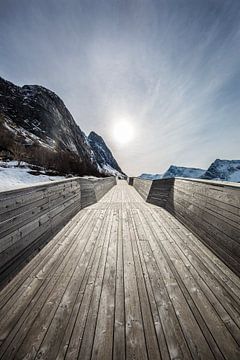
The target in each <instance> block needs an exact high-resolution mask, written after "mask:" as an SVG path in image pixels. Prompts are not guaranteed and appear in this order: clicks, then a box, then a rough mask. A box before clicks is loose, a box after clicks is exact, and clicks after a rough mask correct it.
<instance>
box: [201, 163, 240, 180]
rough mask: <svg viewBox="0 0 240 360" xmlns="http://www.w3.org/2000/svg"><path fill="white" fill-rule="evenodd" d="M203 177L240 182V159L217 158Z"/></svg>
mask: <svg viewBox="0 0 240 360" xmlns="http://www.w3.org/2000/svg"><path fill="white" fill-rule="evenodd" d="M201 178H202V179H208V180H225V181H234V182H240V160H220V159H216V160H215V161H214V162H213V163H212V164H211V165H210V166H209V168H208V169H207V171H206V172H205V173H204V174H203V175H202V176H201Z"/></svg>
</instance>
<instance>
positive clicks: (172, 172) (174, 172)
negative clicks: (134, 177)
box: [139, 165, 206, 180]
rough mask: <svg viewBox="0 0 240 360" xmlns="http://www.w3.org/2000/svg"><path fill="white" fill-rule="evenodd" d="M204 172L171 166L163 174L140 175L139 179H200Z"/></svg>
mask: <svg viewBox="0 0 240 360" xmlns="http://www.w3.org/2000/svg"><path fill="white" fill-rule="evenodd" d="M205 171H206V170H203V169H196V168H188V167H183V166H176V165H171V166H170V167H169V168H168V170H167V171H165V173H163V174H142V175H140V176H139V177H140V178H141V179H146V180H158V179H168V178H175V177H184V178H194V179H198V178H200V177H201V176H202V175H203V174H204V173H205Z"/></svg>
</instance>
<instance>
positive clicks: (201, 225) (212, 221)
mask: <svg viewBox="0 0 240 360" xmlns="http://www.w3.org/2000/svg"><path fill="white" fill-rule="evenodd" d="M151 183H152V184H151V187H150V188H149V181H147V180H140V179H137V181H136V180H135V179H134V181H133V185H134V187H135V188H136V190H137V191H138V192H139V193H140V194H141V195H142V197H143V198H144V199H145V200H146V201H147V202H149V203H152V204H155V205H158V206H161V207H163V208H165V209H166V210H167V211H169V212H170V213H171V214H173V215H174V216H175V217H176V218H177V219H178V220H180V221H181V222H182V223H183V224H184V225H185V226H186V227H188V228H189V229H190V230H191V231H192V232H193V233H194V234H195V235H197V236H198V237H199V239H200V240H201V241H202V242H203V243H204V244H206V245H207V246H208V247H209V248H210V249H211V250H212V251H213V252H214V253H215V254H216V255H217V256H218V257H219V258H221V259H222V260H223V261H224V262H225V263H226V264H227V265H228V266H229V267H230V268H231V269H232V270H233V271H234V272H235V273H236V274H238V275H240V184H234V183H227V182H218V181H207V180H192V179H181V178H176V179H162V180H154V181H152V182H151ZM148 188H149V192H148V195H147V196H146V192H147V189H148Z"/></svg>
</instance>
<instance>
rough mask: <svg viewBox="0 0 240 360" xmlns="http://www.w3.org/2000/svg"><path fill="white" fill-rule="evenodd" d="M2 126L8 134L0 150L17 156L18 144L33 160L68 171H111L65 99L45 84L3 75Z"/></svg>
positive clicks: (0, 90) (0, 85) (0, 82)
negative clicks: (21, 82)
mask: <svg viewBox="0 0 240 360" xmlns="http://www.w3.org/2000/svg"><path fill="white" fill-rule="evenodd" d="M0 127H1V132H4V135H5V136H4V138H5V139H4V140H3V138H1V139H0V151H5V153H6V152H8V153H11V154H12V156H13V157H14V156H16V153H17V152H18V153H19V149H18V151H16V144H17V145H18V148H21V151H20V152H21V153H22V155H21V156H22V157H23V159H24V160H27V161H29V162H32V161H33V160H35V161H37V162H38V163H39V164H40V165H45V163H48V162H49V163H51V164H50V166H52V167H53V166H55V167H57V164H58V165H59V166H60V167H61V168H62V169H63V168H64V170H65V172H68V171H69V172H73V173H75V174H78V175H87V174H89V175H96V176H102V175H110V174H111V173H110V172H109V171H108V169H106V168H101V164H99V163H98V161H97V158H96V156H98V155H96V154H95V153H94V150H93V149H92V148H91V145H90V143H89V141H88V138H87V136H86V135H85V134H84V132H83V131H82V130H81V129H80V127H79V126H78V125H77V124H76V122H75V121H74V119H73V117H72V115H71V114H70V112H69V110H68V109H67V108H66V106H65V105H64V103H63V101H62V100H61V99H60V98H59V97H58V96H57V95H56V94H55V93H54V92H52V91H50V90H48V89H46V88H44V87H42V86H38V85H24V86H22V87H20V86H16V85H14V84H12V83H11V82H9V81H6V80H4V79H2V78H0ZM10 138H13V141H12V142H11V141H10ZM6 139H7V141H6ZM40 155H41V156H40ZM26 157H27V158H26ZM43 162H44V164H43ZM60 163H61V165H60ZM105 165H108V164H105ZM109 166H110V164H109ZM60 170H61V169H60Z"/></svg>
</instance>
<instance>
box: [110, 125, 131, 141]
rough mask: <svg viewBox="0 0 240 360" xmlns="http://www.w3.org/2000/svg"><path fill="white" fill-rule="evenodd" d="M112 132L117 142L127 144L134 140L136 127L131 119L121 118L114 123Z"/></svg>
mask: <svg viewBox="0 0 240 360" xmlns="http://www.w3.org/2000/svg"><path fill="white" fill-rule="evenodd" d="M112 134H113V138H114V140H115V141H116V142H117V143H119V144H120V145H125V144H127V143H129V142H130V141H132V140H133V138H134V127H133V125H132V124H131V122H130V121H127V120H120V121H118V122H116V123H115V124H114V125H113V128H112Z"/></svg>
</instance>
